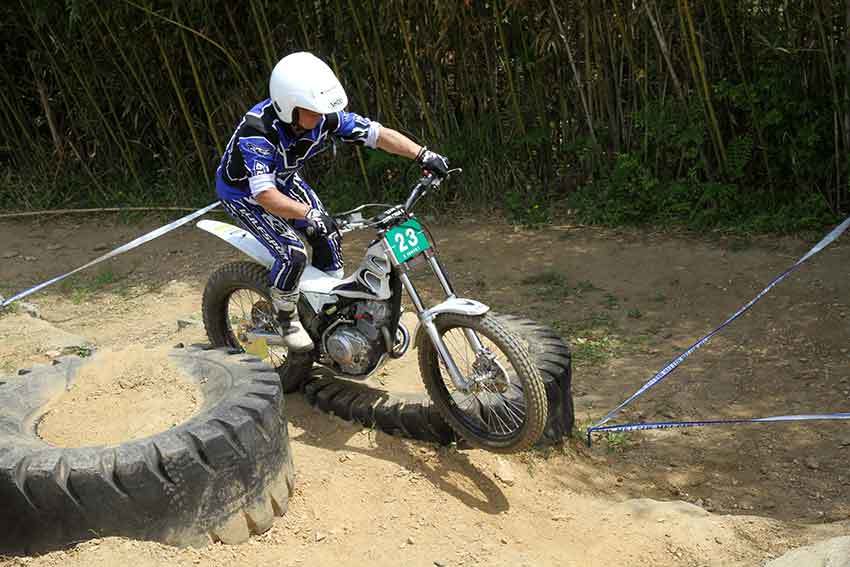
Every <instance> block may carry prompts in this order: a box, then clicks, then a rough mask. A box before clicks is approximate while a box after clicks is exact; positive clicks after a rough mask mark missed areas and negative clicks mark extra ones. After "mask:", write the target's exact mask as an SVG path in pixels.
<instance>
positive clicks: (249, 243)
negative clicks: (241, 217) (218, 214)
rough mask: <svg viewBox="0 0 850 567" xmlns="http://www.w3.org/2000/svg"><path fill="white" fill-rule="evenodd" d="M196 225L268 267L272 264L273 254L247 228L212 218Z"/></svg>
mask: <svg viewBox="0 0 850 567" xmlns="http://www.w3.org/2000/svg"><path fill="white" fill-rule="evenodd" d="M196 226H197V227H198V228H200V229H201V230H205V231H207V232H209V233H210V234H214V235H215V236H218V237H219V238H221V239H222V240H224V241H225V242H227V243H228V244H230V245H231V246H233V247H234V248H236V249H237V250H240V251H241V252H243V253H245V254H246V255H248V256H250V257H251V258H253V259H254V260H256V261H257V262H259V263H260V264H262V265H263V266H265V267H266V268H268V269H271V267H272V265H273V264H274V256H272V255H271V253H270V252H269V251H268V250H267V249H266V247H265V246H263V245H262V244H260V241H259V240H257V239H256V238H254V235H253V234H251V233H250V232H248V231H247V230H244V229H241V228H239V227H237V226H233V225H232V224H227V223H226V222H219V221H214V220H202V221H200V222H198V224H197V225H196Z"/></svg>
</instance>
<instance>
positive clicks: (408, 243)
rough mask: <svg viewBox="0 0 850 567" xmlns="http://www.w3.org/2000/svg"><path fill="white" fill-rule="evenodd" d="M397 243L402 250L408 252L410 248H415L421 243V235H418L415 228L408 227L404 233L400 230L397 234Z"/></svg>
mask: <svg viewBox="0 0 850 567" xmlns="http://www.w3.org/2000/svg"><path fill="white" fill-rule="evenodd" d="M405 236H406V237H407V238H406V239H405ZM395 243H396V246H398V249H399V251H400V252H407V251H408V250H409V249H410V248H415V247H416V245H417V244H419V237H418V236H416V231H415V230H413V229H412V228H408V229H407V230H405V231H404V234H401V233H400V232H397V233H396V234H395Z"/></svg>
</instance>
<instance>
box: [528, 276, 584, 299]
mask: <svg viewBox="0 0 850 567" xmlns="http://www.w3.org/2000/svg"><path fill="white" fill-rule="evenodd" d="M520 283H521V284H523V285H527V286H533V287H535V288H536V289H535V290H534V291H535V293H540V294H544V295H547V296H549V297H550V298H557V297H567V296H569V295H582V294H583V293H589V292H592V291H600V289H599V288H598V287H596V286H595V285H593V283H592V282H590V281H587V280H582V281H580V282H578V283H577V284H576V285H575V286H571V285H570V284H569V281H568V280H567V277H566V276H565V275H563V274H562V273H560V272H558V271H555V270H544V271H542V272H539V273H537V274H532V275H530V276H527V277H525V278H523V279H521V280H520Z"/></svg>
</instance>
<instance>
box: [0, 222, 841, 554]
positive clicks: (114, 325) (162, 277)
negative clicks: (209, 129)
mask: <svg viewBox="0 0 850 567" xmlns="http://www.w3.org/2000/svg"><path fill="white" fill-rule="evenodd" d="M87 220H88V219H87ZM160 220H161V219H154V218H148V219H143V220H142V221H141V222H137V223H132V224H116V223H113V222H111V221H109V220H105V221H102V222H100V223H99V226H96V225H95V223H94V221H93V220H92V221H91V223H87V224H83V222H82V221H81V220H76V221H72V220H68V219H65V220H61V221H55V220H54V221H51V222H50V223H49V224H40V225H39V224H35V223H32V222H27V223H4V224H0V243H3V244H2V245H0V257H2V256H3V255H4V254H8V253H9V252H17V253H18V254H19V256H20V257H23V256H27V257H30V258H34V259H33V260H27V261H8V260H4V261H3V262H2V263H0V293H3V294H6V295H8V294H9V293H10V292H13V291H17V290H19V289H22V288H24V287H27V286H29V285H32V284H34V283H37V282H39V281H42V280H43V279H46V278H47V277H49V276H52V275H55V273H57V272H61V271H62V270H64V269H71V268H73V267H76V266H77V265H80V264H82V263H83V262H85V261H86V260H89V259H91V258H92V257H94V256H96V255H97V254H99V253H102V252H100V251H98V250H95V249H96V248H98V247H100V246H102V245H109V246H113V245H117V244H120V243H122V242H125V241H128V240H130V239H132V238H133V237H135V236H137V235H138V234H140V233H141V232H142V231H143V230H145V229H146V228H152V227H154V226H158V224H157V223H158V222H159V221H160ZM435 235H436V236H437V238H438V242H439V245H440V253H441V257H442V259H443V261H444V263H445V264H446V266H447V267H448V268H449V270H450V271H451V272H452V275H453V277H454V280H455V283H456V284H457V287H458V288H459V290H460V291H461V292H462V293H464V294H466V295H468V296H470V297H475V298H477V299H480V300H482V301H485V302H487V303H489V304H491V305H492V306H494V308H496V309H498V310H500V311H503V312H513V313H520V314H525V315H528V316H531V317H533V318H535V319H538V320H540V321H542V322H545V323H547V324H550V325H553V326H554V327H556V328H557V329H559V330H560V331H561V333H562V334H563V335H564V336H565V337H566V338H568V339H569V340H570V341H571V342H572V344H573V347H574V350H575V355H576V368H575V378H574V384H575V385H574V389H575V393H576V409H577V414H578V419H579V422H580V423H582V424H586V423H587V422H589V421H590V420H591V419H594V418H598V417H600V416H601V415H602V414H604V412H605V411H607V410H608V409H610V408H611V407H613V406H615V405H616V404H617V403H618V402H619V401H621V400H622V399H623V398H625V397H626V396H627V395H628V394H630V393H631V392H632V391H634V390H635V389H636V388H637V387H638V386H639V385H640V384H641V383H642V382H643V381H645V380H646V379H647V378H649V377H650V376H651V375H652V373H653V372H654V371H655V370H656V369H657V368H659V367H661V366H663V365H664V363H665V362H666V361H668V360H669V359H670V358H671V357H672V356H674V355H675V354H676V353H677V352H678V351H679V350H680V349H681V348H683V347H686V346H687V345H688V344H690V342H692V341H693V340H695V339H697V338H699V336H701V335H702V334H703V333H704V332H705V331H707V330H710V329H711V328H713V326H714V325H716V324H719V323H720V322H721V321H722V320H723V319H725V317H726V316H728V315H729V314H730V313H731V312H733V311H734V310H735V309H736V308H737V307H738V306H740V305H741V304H743V303H744V302H745V301H747V300H749V299H750V298H751V297H752V296H754V295H755V294H756V293H757V292H758V291H760V290H761V288H762V287H764V285H765V284H766V283H767V282H768V281H769V280H770V279H771V278H772V277H773V276H775V275H776V274H777V273H779V272H780V271H782V270H783V269H785V268H786V267H787V266H788V265H790V264H791V263H792V262H793V261H794V260H796V258H797V257H799V256H800V255H802V253H804V252H805V251H806V250H807V249H808V247H809V246H810V245H811V243H812V242H813V241H814V240H816V239H817V238H818V237H819V236H814V237H812V238H806V239H804V238H782V239H767V238H764V239H753V240H743V239H725V238H713V239H704V238H703V239H697V238H693V237H690V236H688V235H676V234H652V233H645V232H632V231H606V230H597V229H588V228H580V227H571V226H562V227H553V228H550V229H547V230H543V231H535V232H529V231H523V230H516V229H514V228H512V227H509V226H507V225H504V224H500V223H498V222H494V221H488V222H486V223H481V222H475V223H473V222H471V221H467V222H463V223H460V224H458V225H453V226H438V227H435ZM363 242H364V239H363V238H351V239H349V241H347V243H346V251H347V253H348V258H349V262H350V263H351V264H353V263H355V262H356V261H357V256H358V251H359V250H360V248H359V247H360V246H362V244H363ZM57 245H58V246H59V247H58V248H57V247H56V246H57ZM48 246H51V250H49V251H48V250H47V247H48ZM506 258H509V259H511V261H510V262H506V261H505V259H506ZM235 259H238V255H237V254H236V253H235V252H233V251H231V250H230V249H228V248H227V246H226V245H225V244H223V243H219V242H217V241H214V240H212V239H211V238H209V237H207V236H206V235H204V234H202V233H201V232H200V231H197V230H191V229H186V230H182V231H180V232H179V233H178V234H175V235H171V236H169V237H166V238H164V239H162V240H160V241H157V242H155V243H153V244H151V245H149V246H146V247H145V248H142V249H140V250H137V251H134V252H131V253H129V254H127V255H125V256H123V257H121V258H119V259H117V260H115V261H113V262H112V263H110V264H108V266H105V267H104V268H100V269H97V268H96V269H95V271H94V272H92V273H90V274H88V275H82V276H78V277H77V278H76V279H73V280H71V281H70V282H69V283H67V284H64V285H63V284H60V286H58V287H57V288H55V289H52V290H48V291H47V292H45V293H42V294H39V295H36V296H34V297H33V298H32V299H31V301H32V302H33V303H36V304H37V306H38V308H39V310H40V312H41V316H42V317H43V319H44V320H40V319H34V318H31V317H29V316H28V315H23V314H11V315H4V316H2V317H0V337H2V338H3V343H2V344H0V360H2V364H3V368H4V370H0V373H2V372H3V371H6V372H7V373H8V372H11V371H14V370H15V369H17V368H22V367H26V366H28V365H30V364H32V363H33V362H36V361H40V360H44V359H46V358H48V357H49V354H47V352H48V351H49V350H50V349H51V348H55V347H52V346H51V345H45V344H44V341H43V340H42V337H43V336H44V334H45V333H46V332H55V333H57V336H58V334H60V333H67V334H69V335H71V336H80V337H85V338H86V339H88V340H89V341H90V342H91V343H92V344H93V345H95V346H96V347H97V349H98V350H97V352H98V354H97V356H98V357H100V356H103V357H104V358H103V359H102V360H103V362H102V363H101V365H100V366H99V367H100V368H102V369H105V368H106V365H107V364H115V365H116V369H115V370H111V371H104V372H101V373H99V375H100V376H102V377H103V376H107V377H108V375H110V374H111V375H112V377H113V381H112V383H109V381H108V380H105V381H100V382H99V381H98V379H94V380H92V381H91V385H90V386H89V390H87V391H86V392H83V391H82V390H81V391H80V392H78V393H77V396H78V397H77V398H76V399H77V400H84V401H85V402H86V403H87V404H88V407H89V408H90V409H92V410H95V409H102V408H101V407H99V406H100V404H98V403H97V399H93V395H94V394H95V393H96V392H98V391H102V392H104V393H109V394H111V393H117V392H119V390H120V383H119V382H120V379H121V377H123V379H124V380H125V384H133V383H135V382H134V381H135V380H136V378H134V376H133V372H132V369H133V368H134V367H135V368H139V369H141V368H142V366H143V365H142V364H138V365H135V366H134V365H132V364H130V365H123V366H122V365H121V364H119V363H118V361H117V360H116V359H121V358H122V356H124V357H126V356H127V355H128V353H137V354H138V353H144V354H148V355H150V356H146V357H145V359H146V360H145V364H144V366H145V367H146V368H147V369H148V370H147V371H146V375H148V376H150V375H152V372H153V371H152V370H151V368H153V366H156V361H157V360H160V362H161V366H160V368H161V369H163V370H162V372H163V373H164V374H167V373H168V372H169V371H168V370H166V368H167V362H166V360H165V356H164V353H165V352H166V351H167V349H168V348H169V347H171V346H172V345H173V344H174V343H176V342H178V341H179V342H186V343H189V342H195V341H200V340H203V336H204V334H203V328H202V325H201V324H200V323H199V322H198V321H199V320H200V313H199V311H200V297H201V292H202V289H203V284H204V281H205V278H206V277H207V275H208V274H209V273H210V272H211V271H212V269H214V267H215V266H217V265H220V264H221V263H222V262H225V261H228V260H235ZM848 260H850V246H848V244H847V243H846V242H839V243H838V245H835V246H834V247H832V248H830V249H828V250H827V251H825V252H824V253H822V254H821V255H820V256H818V257H816V259H815V260H814V261H813V262H812V263H811V265H807V266H806V267H805V268H804V269H803V270H801V272H800V273H799V274H798V275H795V276H793V277H792V279H790V280H789V281H787V282H786V283H784V284H782V286H780V287H779V288H777V289H776V291H775V292H774V293H773V294H771V295H770V296H768V297H767V298H766V299H765V300H764V301H763V302H762V304H760V305H759V306H757V308H756V309H755V310H754V311H753V313H752V314H750V315H748V316H746V317H745V318H744V319H743V320H741V321H740V322H739V323H736V324H735V325H734V326H732V327H731V328H730V329H729V330H728V331H727V332H726V333H724V334H723V335H721V336H720V337H718V338H717V339H715V340H714V341H713V342H712V343H711V344H710V345H709V346H707V347H706V348H705V349H703V350H702V351H700V352H699V353H698V354H697V355H694V357H692V360H689V361H688V362H687V363H686V364H685V366H683V367H682V368H681V369H680V370H679V371H678V372H677V374H676V375H674V376H673V377H671V378H670V380H669V381H668V383H666V384H664V385H662V386H660V387H659V388H658V390H657V391H653V392H651V393H650V394H648V395H647V396H646V397H645V398H642V399H641V400H640V401H639V402H637V403H636V404H634V406H631V407H630V408H629V409H628V410H627V411H626V412H625V415H624V419H629V420H632V419H645V420H657V419H671V418H673V419H689V418H711V417H724V416H726V417H731V416H751V415H770V414H780V413H792V412H793V413H803V412H820V411H841V410H844V411H846V410H847V409H848V405H850V403H848V399H847V398H848V395H850V365H848V354H847V352H848V351H847V347H848V338H850V278H848V275H850V261H848ZM416 281H417V282H421V285H422V286H423V290H424V292H425V295H426V296H428V297H436V291H437V289H438V287H437V286H436V284H435V283H433V282H431V281H430V278H425V277H422V278H420V279H417V280H416ZM178 319H184V320H185V321H184V323H183V324H182V325H181V327H182V328H178V324H177V320H178ZM16 329H17V331H16ZM39 329H40V332H36V331H37V330H39ZM53 330H58V331H53ZM107 360H110V361H112V362H109V363H107V362H106V361H107ZM149 365H153V366H149ZM137 377H138V376H137ZM375 385H376V386H378V387H383V388H386V389H389V390H393V391H399V392H416V391H419V389H418V377H417V372H416V366H415V352H413V353H411V354H409V355H408V356H406V357H405V358H404V359H402V360H400V361H397V362H395V363H394V366H393V367H390V368H387V369H386V370H385V371H384V372H382V373H380V374H378V375H377V376H376V378H375ZM132 392H133V389H132V388H130V389H126V388H125V390H124V391H123V394H124V395H126V394H131V393H132ZM69 396H70V397H69V398H67V399H66V401H69V400H70V402H69V403H68V404H66V409H65V411H66V412H74V411H77V412H82V411H83V410H82V407H83V406H82V405H80V404H78V403H77V402H75V401H74V399H73V396H74V392H69ZM188 397H189V398H191V395H188ZM92 402H94V403H92ZM188 403H189V402H188V399H186V400H183V399H178V398H175V399H174V403H172V404H170V405H167V406H162V407H160V408H159V410H158V411H159V412H160V414H161V415H162V416H164V420H163V422H162V423H164V424H166V426H167V423H168V422H169V421H176V420H177V419H182V418H180V417H179V416H177V414H174V417H173V418H172V417H167V416H169V415H171V414H170V413H169V412H172V411H175V410H177V409H180V410H186V408H185V407H184V406H185V405H186V404H188ZM104 405H108V404H104ZM287 405H288V412H289V415H290V420H291V430H290V431H291V434H292V446H293V451H294V456H295V461H296V467H297V470H298V474H299V477H298V487H297V491H296V497H295V499H294V501H293V502H292V505H291V508H290V512H289V513H288V514H287V516H286V517H284V518H280V519H278V520H276V523H275V526H274V527H273V529H272V530H271V531H270V532H268V533H267V534H265V535H263V536H261V537H257V538H254V539H252V540H251V541H250V542H249V543H247V544H244V545H241V546H230V547H228V546H221V545H215V546H212V547H210V548H207V549H203V550H177V549H172V548H167V547H163V546H159V545H157V544H152V543H146V542H133V541H127V540H123V539H118V538H112V539H106V540H93V541H90V542H87V543H83V544H80V545H78V546H76V547H74V548H71V549H69V550H66V551H59V552H54V553H51V554H48V555H46V556H42V557H39V558H9V559H8V561H7V562H8V563H10V564H28V565H38V566H47V565H59V564H62V565H90V564H120V563H124V562H133V563H134V564H136V565H139V566H141V567H145V566H147V565H163V564H169V565H171V564H174V565H195V564H202V565H213V564H233V563H237V562H238V563H240V564H245V565H259V564H267V563H269V562H271V564H274V565H302V564H311V565H330V564H336V563H337V562H338V561H339V558H340V557H347V558H350V559H351V560H352V561H353V562H354V563H355V564H362V563H366V562H367V561H368V562H370V563H374V564H377V565H396V564H398V563H399V562H401V561H404V562H405V563H409V564H411V565H460V564H464V565H474V564H482V565H507V564H511V565H548V564H556V563H557V564H559V565H609V564H615V563H622V564H628V565H694V566H696V565H760V564H761V563H762V562H763V561H764V560H766V559H768V558H770V557H774V556H777V555H779V554H781V553H782V552H784V551H785V550H787V549H788V548H789V547H793V546H796V545H800V544H803V543H809V542H812V541H815V540H817V539H822V538H824V537H829V536H833V535H844V534H846V533H848V528H850V522H848V521H847V520H848V512H850V492H848V491H847V490H846V488H845V487H846V485H847V484H850V475H848V473H847V472H846V460H847V452H848V451H850V432H848V430H847V428H846V425H841V424H839V425H835V424H819V425H817V426H801V425H779V426H773V427H758V426H752V427H741V428H732V429H721V428H715V429H703V430H684V431H683V430H676V431H665V432H653V433H645V434H638V435H629V436H614V437H611V438H608V439H607V440H606V439H600V440H599V442H598V443H597V444H595V445H594V447H593V448H592V449H589V450H588V449H586V448H584V447H583V446H582V445H581V444H580V443H577V442H571V443H568V444H567V445H566V446H565V447H563V448H557V449H551V450H545V451H544V450H538V451H533V452H530V453H526V454H522V455H515V456H508V457H496V456H493V455H490V454H487V453H484V452H481V451H463V452H458V451H455V450H453V449H451V448H437V447H432V446H429V445H424V444H419V443H413V442H408V441H404V440H399V439H395V438H392V437H388V436H386V435H383V434H380V433H375V432H373V431H369V430H363V429H361V428H359V427H357V426H354V425H351V424H348V423H346V422H343V421H341V420H338V419H336V418H333V417H330V416H326V415H323V414H321V413H318V412H317V411H315V410H313V409H312V408H309V407H308V406H306V405H305V404H304V402H303V401H302V400H301V399H300V398H299V397H298V396H297V395H296V396H290V397H289V398H288V399H287ZM178 406H179V407H178ZM155 411H156V410H155ZM186 411H189V410H186ZM78 415H79V417H77V418H75V419H77V420H79V419H82V415H83V414H82V413H79V414H78ZM56 418H58V414H57V416H56ZM104 418H106V419H108V415H107V414H106V413H102V414H101V417H100V419H104ZM48 423H49V422H47V423H46V424H45V425H47V424H48ZM81 433H82V434H83V435H82V436H81V437H78V439H77V441H79V442H99V441H93V439H94V438H93V437H91V436H90V435H93V434H97V432H95V431H83V432H81ZM121 434H122V435H127V434H132V433H131V432H129V431H125V432H123V433H121ZM103 442H109V441H103ZM646 498H652V499H653V500H646ZM733 514H734V515H733Z"/></svg>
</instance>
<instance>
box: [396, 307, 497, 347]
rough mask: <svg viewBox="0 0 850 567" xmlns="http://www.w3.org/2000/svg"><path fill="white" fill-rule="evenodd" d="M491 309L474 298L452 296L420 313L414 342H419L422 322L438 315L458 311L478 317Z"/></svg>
mask: <svg viewBox="0 0 850 567" xmlns="http://www.w3.org/2000/svg"><path fill="white" fill-rule="evenodd" d="M488 311H490V307H489V306H487V305H485V304H483V303H481V302H480V301H475V300H474V299H465V298H463V297H450V298H448V299H447V300H445V301H444V302H442V303H439V304H437V305H435V306H434V307H432V308H430V309H426V310H425V311H423V312H422V313H421V314H420V315H419V323H417V324H416V330H415V331H414V332H413V344H419V342H418V341H419V334H420V333H421V332H422V323H423V322H425V323H430V322H431V321H433V320H434V318H435V317H436V316H437V315H440V314H441V313H457V314H458V315H469V316H472V317H478V316H480V315H484V314H485V313H487V312H488Z"/></svg>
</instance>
